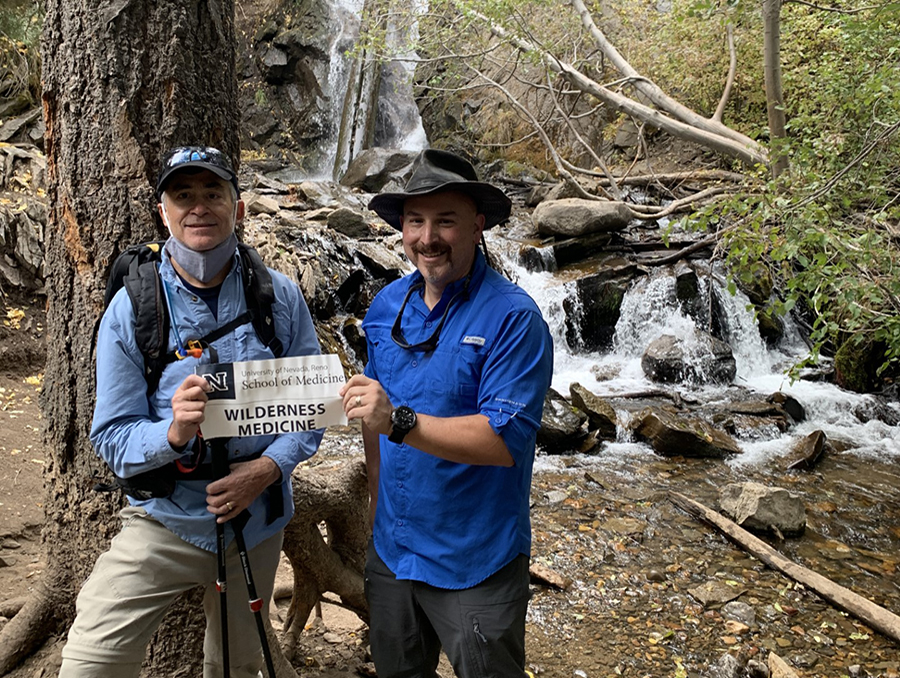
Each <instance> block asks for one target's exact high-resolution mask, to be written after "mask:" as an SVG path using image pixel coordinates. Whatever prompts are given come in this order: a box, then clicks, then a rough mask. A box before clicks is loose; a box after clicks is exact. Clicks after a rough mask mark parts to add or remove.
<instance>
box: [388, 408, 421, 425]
mask: <svg viewBox="0 0 900 678" xmlns="http://www.w3.org/2000/svg"><path fill="white" fill-rule="evenodd" d="M391 423H393V424H394V426H396V427H397V428H399V429H403V430H405V431H408V430H409V429H411V428H412V427H413V426H415V425H416V413H415V412H414V411H413V410H412V409H410V408H409V407H406V406H405V405H403V406H401V407H398V408H397V409H396V410H394V412H393V414H391Z"/></svg>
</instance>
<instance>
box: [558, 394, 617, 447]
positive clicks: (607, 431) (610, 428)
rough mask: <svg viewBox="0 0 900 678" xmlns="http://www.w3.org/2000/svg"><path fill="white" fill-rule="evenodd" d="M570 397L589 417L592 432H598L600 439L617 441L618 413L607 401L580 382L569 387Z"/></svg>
mask: <svg viewBox="0 0 900 678" xmlns="http://www.w3.org/2000/svg"><path fill="white" fill-rule="evenodd" d="M569 396H570V398H571V400H572V405H574V406H575V407H577V408H578V409H579V410H581V411H582V412H584V413H585V414H586V415H587V418H588V424H589V426H590V428H591V430H593V431H596V432H597V435H598V437H599V438H601V439H604V440H615V439H616V428H617V425H618V418H617V417H616V411H615V410H614V409H613V408H612V406H611V405H610V404H609V403H608V402H607V401H606V400H604V399H603V398H601V397H600V396H598V395H595V394H594V393H592V392H590V391H589V390H587V389H586V388H585V387H584V386H582V385H581V384H579V383H578V382H573V383H572V384H571V385H570V386H569Z"/></svg>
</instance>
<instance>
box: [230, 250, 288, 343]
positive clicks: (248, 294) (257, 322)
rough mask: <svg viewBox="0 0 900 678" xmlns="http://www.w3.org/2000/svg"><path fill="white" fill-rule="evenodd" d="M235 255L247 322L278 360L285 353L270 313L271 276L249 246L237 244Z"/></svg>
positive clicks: (272, 295)
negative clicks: (236, 253)
mask: <svg viewBox="0 0 900 678" xmlns="http://www.w3.org/2000/svg"><path fill="white" fill-rule="evenodd" d="M238 252H239V253H240V255H241V267H242V273H243V281H244V298H245V299H246V300H247V310H248V311H249V312H250V316H251V320H250V322H252V323H253V329H254V330H255V331H256V336H258V337H259V340H260V341H261V342H262V343H263V344H265V345H266V346H267V347H268V348H269V350H270V351H272V355H274V356H275V357H276V358H280V357H281V356H282V355H283V354H284V346H283V345H282V344H281V340H280V339H278V337H277V336H275V316H274V313H273V310H272V307H273V306H274V305H275V288H274V287H273V285H272V274H271V273H269V269H268V268H266V265H265V264H264V263H263V260H262V257H260V256H259V252H257V251H256V250H255V249H253V248H252V247H249V246H247V245H245V244H244V243H238Z"/></svg>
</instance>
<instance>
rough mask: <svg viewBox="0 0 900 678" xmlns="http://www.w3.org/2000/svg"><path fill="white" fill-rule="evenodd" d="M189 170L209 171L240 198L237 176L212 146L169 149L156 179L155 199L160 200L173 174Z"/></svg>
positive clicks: (229, 163)
mask: <svg viewBox="0 0 900 678" xmlns="http://www.w3.org/2000/svg"><path fill="white" fill-rule="evenodd" d="M190 168H196V169H198V170H201V169H205V170H209V171H210V172H212V173H213V174H215V175H216V176H217V177H219V178H220V179H224V180H225V181H228V182H230V183H231V185H232V186H234V190H235V191H237V196H238V197H240V196H241V189H240V187H239V186H238V179H237V174H236V173H235V171H234V168H233V167H232V165H231V161H230V160H229V159H228V156H226V155H225V154H224V153H222V151H220V150H219V149H218V148H213V147H212V146H179V147H178V148H172V149H169V151H168V152H166V154H165V155H164V156H163V159H162V163H161V166H160V168H159V175H158V176H157V178H156V196H157V198H159V199H162V194H163V191H165V190H166V184H167V183H168V182H169V179H170V178H171V177H172V175H173V174H175V173H176V172H182V171H184V170H187V169H190Z"/></svg>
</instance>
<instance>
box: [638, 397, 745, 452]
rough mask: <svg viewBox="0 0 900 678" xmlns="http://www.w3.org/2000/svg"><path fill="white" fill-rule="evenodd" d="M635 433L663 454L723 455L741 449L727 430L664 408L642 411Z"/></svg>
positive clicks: (639, 438) (654, 449)
mask: <svg viewBox="0 0 900 678" xmlns="http://www.w3.org/2000/svg"><path fill="white" fill-rule="evenodd" d="M634 433H635V436H636V437H637V438H638V440H642V441H644V442H647V443H649V445H650V446H651V447H652V448H653V451H654V452H656V453H657V454H661V455H662V456H664V457H677V456H680V457H719V458H721V457H724V456H726V455H729V454H740V453H741V448H740V447H738V444H737V443H736V442H735V441H734V439H733V438H732V437H731V436H730V435H728V434H727V433H725V432H724V431H720V430H719V429H717V428H714V427H713V426H711V425H710V424H708V423H707V422H705V421H703V420H701V419H688V418H684V417H678V416H675V415H674V414H671V413H669V412H666V411H664V410H656V409H648V410H644V411H643V412H641V413H640V414H639V415H638V417H637V426H636V427H635V430H634Z"/></svg>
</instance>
